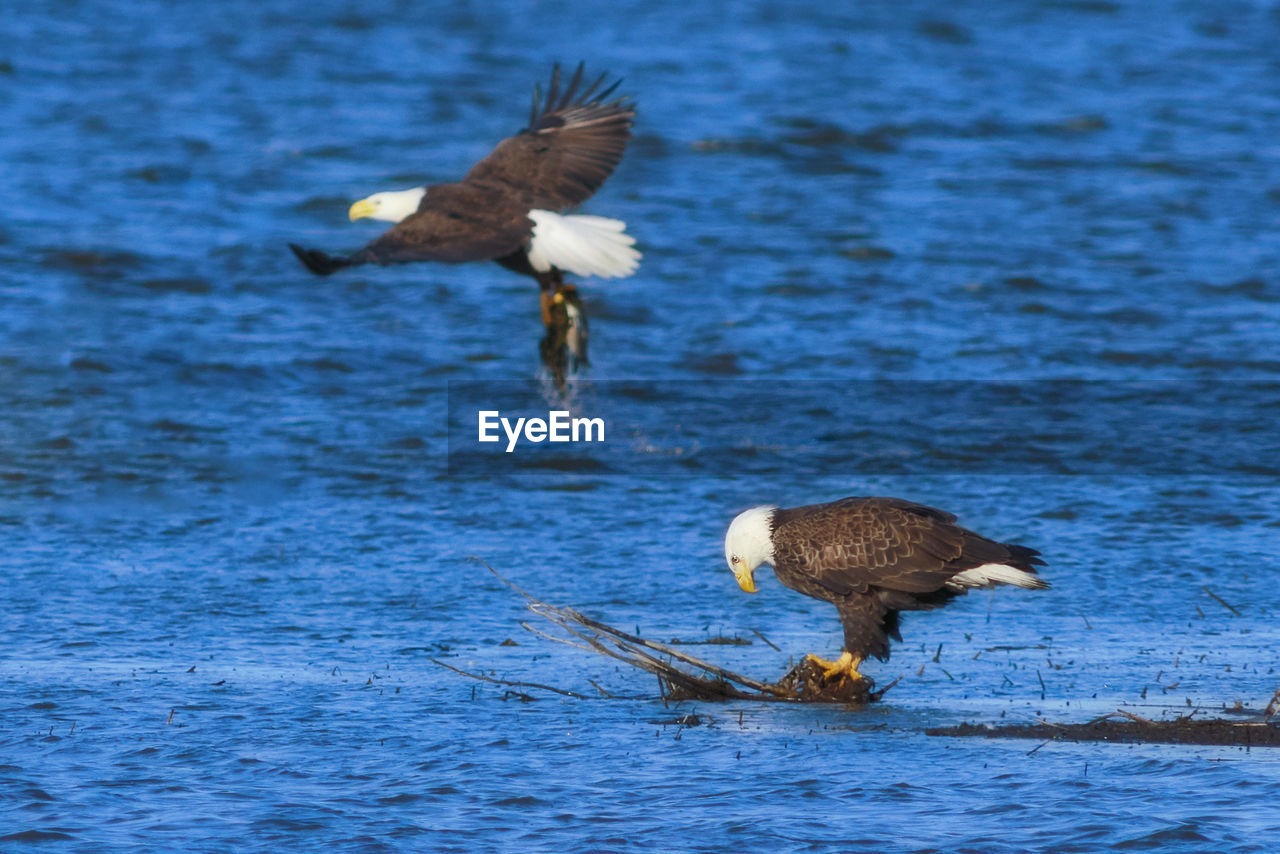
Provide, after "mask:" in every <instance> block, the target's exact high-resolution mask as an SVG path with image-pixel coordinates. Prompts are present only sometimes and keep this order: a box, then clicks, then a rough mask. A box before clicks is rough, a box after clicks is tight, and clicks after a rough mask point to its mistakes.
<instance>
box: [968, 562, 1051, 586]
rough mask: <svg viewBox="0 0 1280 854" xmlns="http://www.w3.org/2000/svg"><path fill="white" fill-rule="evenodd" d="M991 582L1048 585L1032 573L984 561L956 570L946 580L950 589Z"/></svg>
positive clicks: (1014, 584)
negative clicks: (981, 563) (978, 564)
mask: <svg viewBox="0 0 1280 854" xmlns="http://www.w3.org/2000/svg"><path fill="white" fill-rule="evenodd" d="M993 584H1012V585H1013V586H1015V587H1026V588H1028V589H1031V590H1036V589H1040V588H1044V587H1048V586H1049V585H1048V584H1046V583H1045V582H1044V581H1043V580H1042V579H1041V578H1040V577H1039V576H1037V575H1035V574H1034V573H1030V572H1027V571H1026V570H1024V569H1018V568H1017V567H1016V566H1008V565H1006V564H1003V563H984V564H983V565H982V566H975V567H974V568H973V569H966V570H965V571H964V572H957V573H956V574H955V575H953V576H951V578H950V579H948V580H947V586H948V587H950V588H951V589H952V590H963V589H964V588H966V587H990V586H991V585H993Z"/></svg>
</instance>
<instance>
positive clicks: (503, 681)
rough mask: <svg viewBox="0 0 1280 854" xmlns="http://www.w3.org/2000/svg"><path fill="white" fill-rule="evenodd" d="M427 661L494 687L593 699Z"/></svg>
mask: <svg viewBox="0 0 1280 854" xmlns="http://www.w3.org/2000/svg"><path fill="white" fill-rule="evenodd" d="M427 661H430V662H431V663H432V664H438V665H439V666H441V667H443V668H444V669H446V670H452V671H453V672H454V673H458V674H460V675H462V676H467V677H470V678H472V679H479V680H480V681H481V682H489V683H491V684H493V685H506V686H507V687H509V688H539V689H541V690H543V691H551V692H553V693H556V694H563V695H564V696H566V697H573V698H574V699H575V700H590V699H591V697H588V696H587V695H585V694H577V693H574V692H573V691H566V690H564V689H563V688H555V687H553V686H551V685H542V684H540V683H538V682H512V681H511V680H510V679H495V678H494V677H492V676H485V675H484V674H483V673H470V672H468V671H466V670H459V669H458V668H457V667H454V666H453V665H452V664H445V663H444V662H443V661H441V660H440V659H438V658H430V657H428V658H427Z"/></svg>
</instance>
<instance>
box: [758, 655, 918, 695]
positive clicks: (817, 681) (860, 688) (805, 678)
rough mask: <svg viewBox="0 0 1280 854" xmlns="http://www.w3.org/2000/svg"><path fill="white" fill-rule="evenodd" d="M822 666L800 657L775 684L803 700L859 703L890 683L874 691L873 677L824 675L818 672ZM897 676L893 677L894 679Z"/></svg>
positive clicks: (887, 688)
mask: <svg viewBox="0 0 1280 854" xmlns="http://www.w3.org/2000/svg"><path fill="white" fill-rule="evenodd" d="M822 671H823V668H822V666H821V665H819V664H817V663H816V662H814V661H812V660H810V659H808V658H804V659H801V660H800V663H799V664H797V665H796V666H795V667H793V668H791V669H790V670H788V671H787V674H786V675H785V676H783V677H782V679H780V680H779V681H778V687H780V688H784V689H786V690H787V691H790V692H791V693H793V694H795V695H796V697H797V699H799V700H800V701H801V702H805V703H848V704H852V705H857V706H863V705H866V704H867V703H872V702H875V701H876V700H879V699H880V697H881V696H882V695H883V694H884V692H885V691H887V690H889V688H892V687H893V683H890V684H889V685H887V686H886V687H885V689H884V691H874V690H872V689H873V688H875V685H876V683H875V680H873V679H871V678H870V677H867V676H864V677H862V678H861V679H850V678H849V677H847V676H840V677H838V678H836V679H826V678H824V677H823V675H822ZM896 681H897V680H896V679H895V680H894V682H896Z"/></svg>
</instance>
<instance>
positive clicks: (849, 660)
mask: <svg viewBox="0 0 1280 854" xmlns="http://www.w3.org/2000/svg"><path fill="white" fill-rule="evenodd" d="M805 658H807V659H808V660H809V661H812V662H813V663H814V664H816V665H818V666H819V667H821V668H823V673H822V678H823V679H833V678H834V677H836V676H847V677H848V678H849V679H852V680H855V681H856V680H858V679H865V678H866V677H865V676H863V675H862V674H861V673H859V672H858V665H859V664H861V663H862V659H861V658H855V657H854V655H853V653H850V652H846V653H844V654H843V655H841V656H840V657H839V658H837V659H836V660H835V661H827V660H826V659H825V658H819V657H818V656H816V655H813V654H810V655H806V656H805Z"/></svg>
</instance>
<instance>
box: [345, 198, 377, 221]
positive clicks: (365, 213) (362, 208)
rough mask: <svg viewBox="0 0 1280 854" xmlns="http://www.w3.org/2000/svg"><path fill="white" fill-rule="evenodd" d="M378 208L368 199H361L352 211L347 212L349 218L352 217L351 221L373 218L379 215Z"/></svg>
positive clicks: (352, 207) (353, 206)
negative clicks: (376, 214)
mask: <svg viewBox="0 0 1280 854" xmlns="http://www.w3.org/2000/svg"><path fill="white" fill-rule="evenodd" d="M377 210H378V207H377V205H375V204H374V203H373V202H371V201H369V200H368V199H361V200H360V201H358V202H356V203H355V204H354V205H352V206H351V210H349V211H347V216H349V217H351V221H352V222H355V221H356V220H358V219H364V218H365V217H370V216H373V215H374V214H375V213H377Z"/></svg>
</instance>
